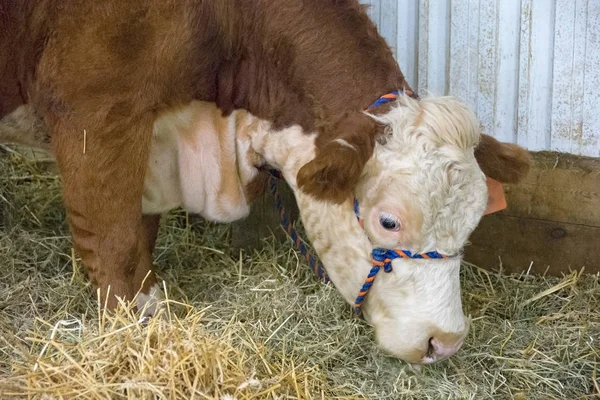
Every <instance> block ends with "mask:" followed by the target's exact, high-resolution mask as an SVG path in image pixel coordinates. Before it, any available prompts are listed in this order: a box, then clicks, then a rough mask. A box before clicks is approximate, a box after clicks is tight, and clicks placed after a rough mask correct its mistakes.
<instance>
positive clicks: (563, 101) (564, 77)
mask: <svg viewBox="0 0 600 400" xmlns="http://www.w3.org/2000/svg"><path fill="white" fill-rule="evenodd" d="M556 20H557V21H560V23H558V24H556V31H555V35H554V71H553V83H552V116H551V117H552V136H551V141H550V145H551V149H552V150H555V151H562V152H568V153H572V152H574V153H579V154H581V153H582V148H581V147H582V143H581V139H582V133H583V131H582V128H583V124H582V118H583V115H582V113H583V110H582V103H583V90H584V81H585V80H584V70H585V55H586V49H585V41H586V35H585V31H586V24H587V22H588V21H587V0H583V1H582V0H578V1H572V0H557V4H556Z"/></svg>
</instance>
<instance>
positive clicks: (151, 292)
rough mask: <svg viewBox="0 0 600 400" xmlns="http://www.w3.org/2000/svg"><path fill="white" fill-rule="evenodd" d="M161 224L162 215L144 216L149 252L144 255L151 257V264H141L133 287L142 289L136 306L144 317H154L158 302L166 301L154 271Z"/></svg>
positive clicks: (145, 238)
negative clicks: (154, 256)
mask: <svg viewBox="0 0 600 400" xmlns="http://www.w3.org/2000/svg"><path fill="white" fill-rule="evenodd" d="M159 224H160V214H158V215H144V216H143V217H142V226H143V228H144V240H145V244H146V246H147V249H148V251H147V252H145V253H144V254H147V255H149V256H150V258H151V259H150V262H143V263H139V264H138V266H137V268H136V270H135V274H134V276H133V286H134V287H139V288H141V290H140V292H139V293H138V294H137V301H136V305H137V308H138V310H140V311H143V316H153V315H155V314H156V312H157V307H158V302H160V301H161V300H163V299H164V293H163V291H162V289H161V286H160V285H159V284H158V282H157V281H156V276H155V275H154V271H153V269H152V266H153V264H152V253H153V252H154V246H155V243H156V238H157V236H158V228H159Z"/></svg>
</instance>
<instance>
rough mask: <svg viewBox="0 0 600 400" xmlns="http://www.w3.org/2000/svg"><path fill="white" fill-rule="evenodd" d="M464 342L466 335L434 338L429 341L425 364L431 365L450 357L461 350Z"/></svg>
mask: <svg viewBox="0 0 600 400" xmlns="http://www.w3.org/2000/svg"><path fill="white" fill-rule="evenodd" d="M464 341H465V336H464V335H456V334H446V335H443V337H435V336H434V337H432V338H431V339H429V348H428V350H427V354H426V355H425V357H424V358H423V363H424V364H431V363H434V362H438V361H442V360H444V359H446V358H448V357H450V356H451V355H453V354H454V353H456V352H457V351H458V349H460V346H462V344H463V343H464Z"/></svg>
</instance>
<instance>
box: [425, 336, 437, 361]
mask: <svg viewBox="0 0 600 400" xmlns="http://www.w3.org/2000/svg"><path fill="white" fill-rule="evenodd" d="M433 340H434V339H433V338H429V342H427V343H428V346H427V354H426V355H425V356H426V357H433V355H434V354H435V347H434V345H433Z"/></svg>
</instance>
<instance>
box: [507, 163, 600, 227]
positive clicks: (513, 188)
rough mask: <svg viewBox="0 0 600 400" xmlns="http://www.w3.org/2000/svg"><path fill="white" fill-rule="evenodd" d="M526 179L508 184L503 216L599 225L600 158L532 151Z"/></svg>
mask: <svg viewBox="0 0 600 400" xmlns="http://www.w3.org/2000/svg"><path fill="white" fill-rule="evenodd" d="M533 157H534V163H535V164H534V166H533V168H532V170H531V171H530V173H529V175H528V176H527V177H526V178H525V180H524V181H523V182H521V183H519V184H516V185H505V193H506V200H507V203H508V206H507V208H506V209H505V210H503V211H502V212H501V214H502V215H506V216H516V217H526V218H534V219H543V220H550V221H558V222H567V223H573V224H582V225H590V226H598V227H600V159H597V158H590V157H582V156H574V155H568V154H564V153H555V152H540V153H533Z"/></svg>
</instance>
